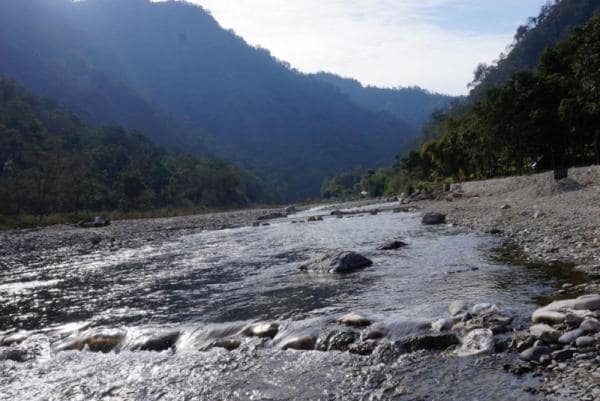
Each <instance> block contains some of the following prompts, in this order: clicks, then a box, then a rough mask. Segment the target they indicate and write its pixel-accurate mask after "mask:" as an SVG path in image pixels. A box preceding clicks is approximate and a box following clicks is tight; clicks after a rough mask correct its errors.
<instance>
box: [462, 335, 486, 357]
mask: <svg viewBox="0 0 600 401" xmlns="http://www.w3.org/2000/svg"><path fill="white" fill-rule="evenodd" d="M493 350H494V334H493V333H492V331H491V330H488V329H476V330H473V331H470V332H469V333H468V334H467V335H466V336H465V338H463V341H462V345H461V347H460V349H459V350H458V354H459V355H461V356H468V355H481V354H486V353H490V352H492V351H493Z"/></svg>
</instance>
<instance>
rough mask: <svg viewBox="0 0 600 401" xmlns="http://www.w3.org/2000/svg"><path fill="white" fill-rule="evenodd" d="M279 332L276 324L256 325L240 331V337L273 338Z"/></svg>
mask: <svg viewBox="0 0 600 401" xmlns="http://www.w3.org/2000/svg"><path fill="white" fill-rule="evenodd" d="M278 331H279V325H278V324H276V323H256V324H252V325H250V326H248V327H245V328H244V330H242V335H244V336H246V337H258V338H273V337H275V336H276V335H277V332H278Z"/></svg>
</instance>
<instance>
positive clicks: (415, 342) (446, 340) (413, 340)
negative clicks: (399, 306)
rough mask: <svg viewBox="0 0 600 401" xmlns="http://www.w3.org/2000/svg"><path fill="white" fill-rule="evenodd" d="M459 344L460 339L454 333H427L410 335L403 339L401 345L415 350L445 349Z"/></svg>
mask: <svg viewBox="0 0 600 401" xmlns="http://www.w3.org/2000/svg"><path fill="white" fill-rule="evenodd" d="M459 344H460V340H459V339H458V337H457V336H456V334H454V333H444V334H426V335H422V336H414V337H410V338H408V339H405V340H402V341H401V345H402V347H403V348H404V349H407V350H409V351H413V352H414V351H419V350H428V351H432V350H445V349H447V348H449V347H452V346H454V345H459Z"/></svg>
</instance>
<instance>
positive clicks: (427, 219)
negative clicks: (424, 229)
mask: <svg viewBox="0 0 600 401" xmlns="http://www.w3.org/2000/svg"><path fill="white" fill-rule="evenodd" d="M421 223H423V224H424V225H426V226H434V225H439V224H446V215H445V214H443V213H425V214H424V215H423V219H422V220H421Z"/></svg>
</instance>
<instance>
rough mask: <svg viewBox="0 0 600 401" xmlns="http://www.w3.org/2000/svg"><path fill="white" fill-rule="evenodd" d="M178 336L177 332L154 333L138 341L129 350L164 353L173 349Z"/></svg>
mask: <svg viewBox="0 0 600 401" xmlns="http://www.w3.org/2000/svg"><path fill="white" fill-rule="evenodd" d="M179 335H180V333H179V331H167V332H164V333H154V334H151V335H148V336H144V337H142V338H140V339H138V340H137V341H135V342H134V343H133V344H132V345H130V347H129V348H130V349H131V350H133V351H154V352H161V351H166V350H168V349H171V348H174V347H175V344H176V343H177V340H178V339H179Z"/></svg>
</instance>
